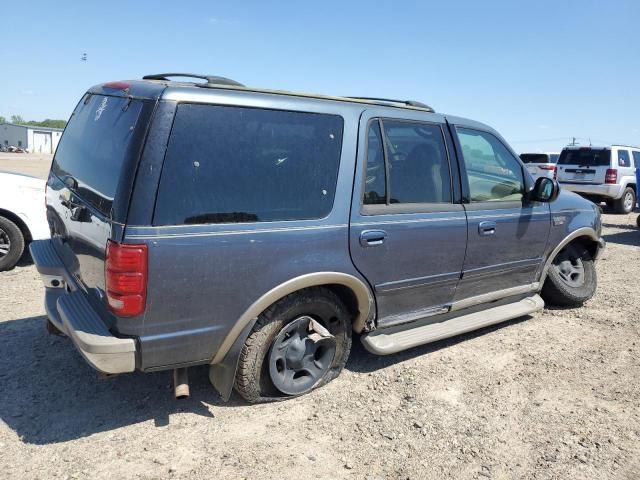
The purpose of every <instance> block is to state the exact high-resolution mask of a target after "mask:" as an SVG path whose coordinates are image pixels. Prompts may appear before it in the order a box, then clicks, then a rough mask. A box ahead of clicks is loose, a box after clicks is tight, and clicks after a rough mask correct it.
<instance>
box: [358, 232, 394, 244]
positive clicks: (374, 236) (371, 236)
mask: <svg viewBox="0 0 640 480" xmlns="http://www.w3.org/2000/svg"><path fill="white" fill-rule="evenodd" d="M386 238H387V232H385V231H384V230H364V231H362V232H361V233H360V245H362V246H363V247H376V246H378V245H382V244H383V243H384V241H385V239H386Z"/></svg>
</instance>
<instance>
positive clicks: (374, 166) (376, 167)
mask: <svg viewBox="0 0 640 480" xmlns="http://www.w3.org/2000/svg"><path fill="white" fill-rule="evenodd" d="M385 178H386V174H385V166H384V150H383V145H382V134H381V133H380V123H379V122H378V120H374V121H373V122H371V123H370V124H369V129H368V131H367V173H366V175H365V184H364V199H363V203H364V204H365V205H376V204H381V203H382V204H384V203H386V191H387V190H386V180H385Z"/></svg>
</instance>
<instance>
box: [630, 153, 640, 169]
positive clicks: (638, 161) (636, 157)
mask: <svg viewBox="0 0 640 480" xmlns="http://www.w3.org/2000/svg"><path fill="white" fill-rule="evenodd" d="M631 153H632V154H633V166H634V167H635V168H640V152H631Z"/></svg>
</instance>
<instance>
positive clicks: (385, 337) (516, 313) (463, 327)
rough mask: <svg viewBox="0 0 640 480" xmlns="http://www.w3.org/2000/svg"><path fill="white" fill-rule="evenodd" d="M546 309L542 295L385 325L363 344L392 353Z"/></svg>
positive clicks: (363, 339) (372, 333) (373, 350)
mask: <svg viewBox="0 0 640 480" xmlns="http://www.w3.org/2000/svg"><path fill="white" fill-rule="evenodd" d="M543 308H544V301H543V300H542V298H540V296H539V295H533V296H532V297H527V298H525V299H523V300H520V301H519V302H515V303H510V304H508V305H502V306H499V307H494V308H490V309H488V310H483V311H480V312H475V313H469V314H467V315H462V316H460V317H456V318H452V319H449V320H445V321H443V322H438V323H430V324H427V325H422V326H416V325H415V323H410V324H404V325H400V326H397V327H390V328H382V329H380V330H374V331H373V332H371V333H368V334H365V335H363V336H362V337H361V341H362V344H363V345H364V347H365V348H366V349H367V350H368V351H370V352H371V353H375V354H377V355H389V354H391V353H396V352H400V351H402V350H406V349H408V348H413V347H417V346H419V345H424V344H426V343H431V342H436V341H438V340H442V339H444V338H449V337H453V336H454V335H460V334H462V333H467V332H471V331H473V330H477V329H479V328H483V327H488V326H489V325H494V324H496V323H500V322H504V321H506V320H511V319H513V318H518V317H522V316H524V315H529V314H531V313H535V312H538V311H540V310H542V309H543Z"/></svg>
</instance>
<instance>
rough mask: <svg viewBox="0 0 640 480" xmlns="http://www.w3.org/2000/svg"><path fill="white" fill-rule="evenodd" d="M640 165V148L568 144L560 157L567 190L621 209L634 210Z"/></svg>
mask: <svg viewBox="0 0 640 480" xmlns="http://www.w3.org/2000/svg"><path fill="white" fill-rule="evenodd" d="M639 166H640V148H638V147H629V146H625V145H610V146H606V147H581V146H568V147H565V148H564V149H563V150H562V153H561V154H560V158H559V159H558V171H557V175H558V177H557V178H558V181H559V182H560V184H561V185H562V188H564V189H565V190H570V191H572V192H576V193H579V194H581V195H583V196H585V197H587V198H589V199H591V200H593V201H594V202H597V203H599V202H601V201H605V202H607V205H608V206H610V207H612V208H613V209H615V211H616V212H618V213H629V212H631V211H633V208H634V207H635V204H636V194H637V192H638V190H637V185H636V176H635V169H636V167H639Z"/></svg>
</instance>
